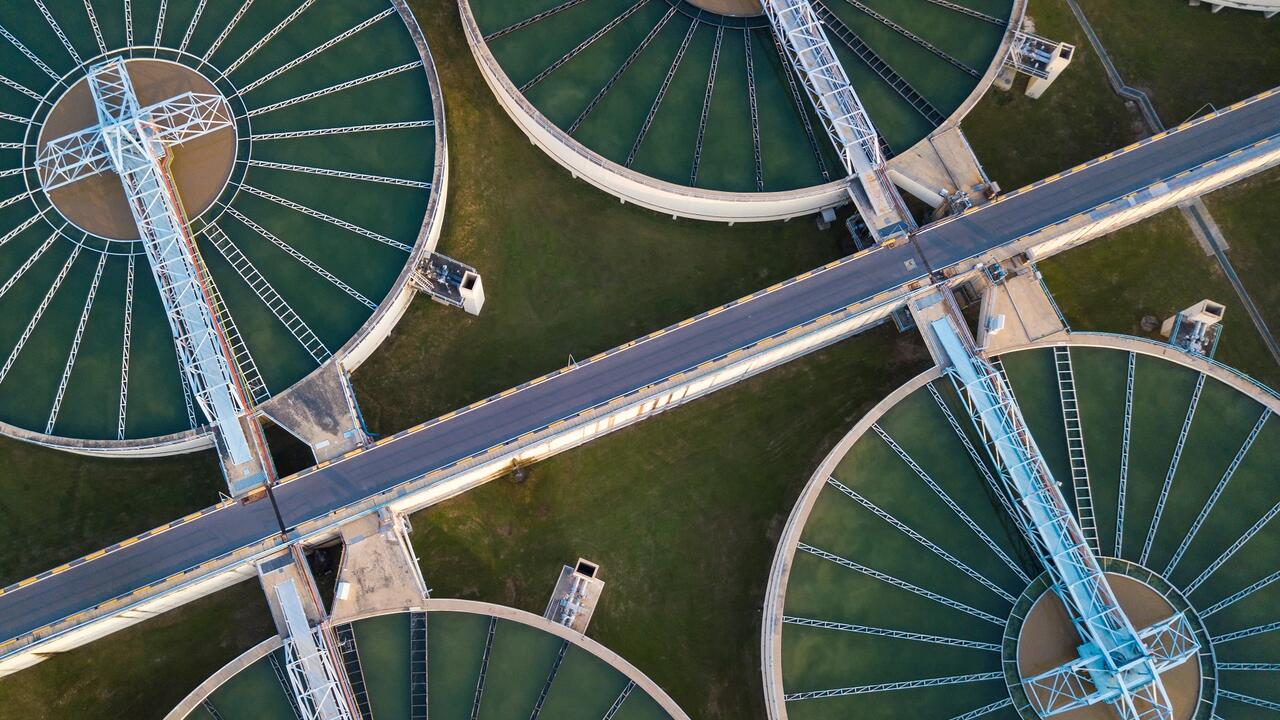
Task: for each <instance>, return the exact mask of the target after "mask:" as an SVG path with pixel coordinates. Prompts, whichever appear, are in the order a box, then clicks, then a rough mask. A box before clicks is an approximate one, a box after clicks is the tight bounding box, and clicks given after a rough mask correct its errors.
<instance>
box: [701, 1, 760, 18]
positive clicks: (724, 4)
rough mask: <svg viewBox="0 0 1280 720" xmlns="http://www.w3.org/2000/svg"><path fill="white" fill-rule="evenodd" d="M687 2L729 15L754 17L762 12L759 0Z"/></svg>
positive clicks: (709, 10)
mask: <svg viewBox="0 0 1280 720" xmlns="http://www.w3.org/2000/svg"><path fill="white" fill-rule="evenodd" d="M689 4H690V5H693V6H694V7H698V8H702V9H703V10H706V11H708V12H713V13H716V14H719V15H728V16H729V17H755V16H757V15H763V14H764V8H763V7H762V6H761V5H760V0H689Z"/></svg>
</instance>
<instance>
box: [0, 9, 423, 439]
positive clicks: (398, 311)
mask: <svg viewBox="0 0 1280 720" xmlns="http://www.w3.org/2000/svg"><path fill="white" fill-rule="evenodd" d="M390 2H391V4H392V5H393V6H394V7H395V9H396V11H397V14H398V15H399V16H400V18H401V20H402V21H403V22H404V24H405V26H406V29H408V30H409V32H410V34H411V35H412V36H413V38H414V44H415V45H416V47H417V48H418V54H419V57H420V58H421V61H422V66H423V72H424V74H425V75H426V77H427V84H428V86H429V87H430V89H431V105H432V115H433V122H434V124H433V128H434V129H435V162H434V167H433V170H432V185H431V188H432V189H431V197H430V199H429V200H428V203H427V210H426V212H425V213H424V215H423V220H422V224H421V226H420V227H419V230H418V236H417V238H416V239H415V240H414V245H413V250H412V252H410V254H409V257H408V259H407V260H406V261H405V263H404V266H403V268H402V269H401V271H400V273H399V274H398V275H397V276H396V279H395V282H394V283H392V285H391V287H390V288H389V289H388V291H387V294H386V296H385V297H383V299H382V300H381V301H380V302H379V303H378V308H377V310H375V311H374V312H373V314H372V315H370V316H369V317H368V318H366V319H365V321H364V322H363V323H362V324H361V325H360V327H359V328H358V329H357V330H356V332H355V334H353V335H352V336H351V337H350V338H348V339H347V341H346V342H345V343H343V345H342V347H341V348H339V349H338V350H337V351H335V352H334V353H333V356H332V357H330V358H329V359H328V360H326V361H325V362H324V363H322V364H320V365H318V366H316V367H315V368H312V369H311V371H310V372H308V373H307V374H306V375H304V376H302V377H300V378H298V379H297V380H296V381H294V382H293V384H291V385H290V386H289V387H287V388H285V389H283V390H281V391H280V392H278V393H275V394H274V395H272V396H271V398H270V399H268V400H267V401H266V402H265V403H263V405H266V404H269V403H270V402H271V401H272V400H275V399H277V398H280V397H283V396H286V395H289V394H291V393H292V392H293V391H295V390H297V389H298V388H299V387H301V386H303V385H304V384H306V383H307V382H308V381H309V380H311V379H312V378H314V377H317V376H318V375H320V374H322V373H323V372H326V371H329V370H331V369H334V368H337V369H338V370H339V371H340V372H346V373H349V372H351V371H353V370H355V369H356V368H357V367H359V366H360V364H361V363H363V362H364V360H365V359H366V358H367V357H368V356H369V355H370V354H372V352H373V351H374V350H376V349H377V347H378V346H379V345H380V344H381V343H382V341H383V340H384V339H385V338H386V337H387V335H389V334H390V332H391V330H392V329H393V328H394V326H395V325H396V324H397V323H398V321H399V320H400V318H401V317H403V315H404V313H405V311H406V310H407V309H408V306H409V301H411V300H412V298H413V296H414V295H416V294H417V290H415V289H414V288H413V286H412V285H411V284H410V279H411V278H412V276H413V274H414V272H415V271H416V270H417V268H418V266H419V265H420V264H421V263H422V261H423V259H424V258H425V256H426V255H427V254H428V253H431V252H434V251H435V248H436V244H437V243H438V242H439V239H440V234H441V232H442V229H443V223H444V211H445V201H446V195H447V191H448V171H449V167H448V165H449V158H448V142H447V137H446V128H445V107H444V93H443V89H442V88H441V86H440V80H439V76H438V75H437V72H436V67H435V60H434V58H433V56H432V54H431V50H430V48H429V47H428V46H427V44H426V41H425V39H424V36H423V34H422V28H421V26H420V25H419V24H418V20H417V17H416V16H415V15H414V13H413V11H412V10H411V9H410V8H409V6H408V4H407V3H406V2H405V0H390ZM114 52H119V50H113V51H111V52H109V53H107V55H110V54H112V53H114ZM250 140H251V138H250ZM257 414H258V413H256V412H252V413H250V415H251V416H256V415H257ZM0 436H5V437H9V438H12V439H15V440H20V441H23V442H27V443H31V444H34V445H39V446H42V447H46V448H50V449H54V450H63V451H67V452H73V453H78V454H82V455H92V456H97V457H162V456H168V455H180V454H185V453H190V452H197V451H200V450H205V449H207V448H211V447H213V435H212V430H211V428H210V426H209V425H208V424H203V425H199V426H197V427H195V428H192V429H190V430H183V431H179V432H176V433H169V434H166V435H156V436H150V437H143V438H126V439H124V440H113V439H106V438H99V439H87V438H72V437H66V436H60V435H53V434H49V433H43V432H39V431H36V430H29V429H26V428H20V427H18V426H16V425H13V424H11V423H7V422H3V421H0Z"/></svg>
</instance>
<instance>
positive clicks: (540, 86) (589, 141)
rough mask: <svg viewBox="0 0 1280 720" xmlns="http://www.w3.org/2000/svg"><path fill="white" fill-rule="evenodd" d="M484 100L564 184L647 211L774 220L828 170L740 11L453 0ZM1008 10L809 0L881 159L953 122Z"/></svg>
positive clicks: (662, 2)
mask: <svg viewBox="0 0 1280 720" xmlns="http://www.w3.org/2000/svg"><path fill="white" fill-rule="evenodd" d="M459 4H460V6H461V10H462V18H463V25H464V27H465V29H466V31H467V34H468V38H469V40H470V42H471V45H472V51H473V53H474V54H475V56H476V58H477V60H478V61H479V64H480V67H481V71H482V72H483V74H484V76H485V78H486V80H487V81H488V83H489V85H490V87H491V88H492V89H493V90H494V92H495V93H496V94H497V96H498V99H499V101H500V102H501V103H502V104H503V106H504V107H505V108H506V110H507V111H508V113H509V114H510V115H511V116H512V117H513V119H515V121H516V122H517V124H519V125H520V126H521V128H522V129H523V130H524V131H525V133H526V134H528V135H529V136H530V138H531V139H532V140H533V141H534V142H535V143H537V144H538V145H540V146H541V147H542V148H543V149H544V150H546V151H547V152H548V153H550V154H551V155H552V157H554V158H555V159H556V160H557V161H559V162H560V163H561V164H563V165H565V166H566V167H568V168H569V169H570V171H571V172H573V173H574V174H575V175H577V176H581V177H583V178H585V179H587V180H588V181H590V182H591V183H593V184H595V185H597V186H599V187H602V188H604V189H606V190H608V191H610V192H612V193H614V194H616V195H618V196H620V197H622V198H623V199H626V200H629V201H632V202H636V203H638V204H641V205H644V206H646V207H650V208H652V209H655V210H659V211H661V212H668V213H672V214H676V215H683V216H688V217H696V218H704V219H715V220H730V221H732V220H765V219H774V218H785V217H791V216H795V215H800V214H804V213H806V212H812V211H814V210H816V209H818V208H821V207H826V206H830V205H834V204H838V203H839V202H840V201H841V200H842V199H843V197H844V191H843V188H842V184H841V183H840V182H839V181H840V179H841V178H842V177H843V176H844V170H843V167H842V165H841V163H840V161H839V159H838V157H837V155H836V153H835V150H834V147H833V146H832V143H831V141H830V140H829V139H828V138H827V135H826V133H825V130H824V129H823V125H822V123H821V122H820V121H819V119H818V117H817V116H816V115H815V114H814V112H813V109H812V104H811V102H810V100H809V99H808V97H807V96H806V95H805V91H804V88H803V85H802V84H801V83H800V82H799V80H798V78H797V77H796V76H795V74H794V73H793V72H792V69H791V66H790V65H789V64H788V62H787V61H786V59H785V57H784V56H783V55H782V49H781V46H780V45H779V44H778V42H777V38H776V36H775V34H774V33H773V31H772V29H771V28H770V26H769V23H768V21H767V19H766V18H765V17H764V16H763V15H762V14H761V12H762V11H761V7H760V4H759V3H758V2H756V1H755V0H697V1H696V2H691V1H689V0H459ZM1021 7H1022V4H1021V2H1015V0H962V1H957V2H952V1H950V0H947V1H943V0H814V8H815V10H816V11H817V13H818V15H819V17H820V18H821V19H822V21H823V23H824V25H825V28H826V33H827V36H828V38H829V39H830V41H831V43H832V45H833V47H834V48H835V50H836V53H837V55H838V56H839V57H840V60H841V61H842V63H843V65H844V67H845V68H846V70H847V72H848V74H849V76H850V80H851V82H852V83H853V85H854V88H855V90H856V91H857V93H858V95H859V96H860V97H861V99H862V101H863V103H864V104H865V105H866V106H867V110H868V112H869V114H870V116H871V119H872V121H873V122H874V123H875V126H876V128H877V130H878V131H879V132H880V134H881V136H882V140H883V141H884V144H885V147H886V149H887V150H888V152H889V153H890V154H892V153H895V152H896V153H901V152H903V151H906V150H907V149H908V148H910V147H912V146H913V145H915V144H916V143H918V142H920V141H921V140H922V139H924V138H925V137H926V136H928V135H929V134H930V133H931V132H933V131H934V130H935V129H936V128H938V127H939V126H941V125H944V124H947V123H954V122H958V120H959V118H960V117H961V116H963V115H964V113H965V112H967V110H968V108H969V107H970V106H971V105H972V103H973V102H975V101H976V100H977V98H978V97H980V96H981V94H982V93H983V92H984V91H985V89H986V87H987V86H988V85H989V84H990V82H991V80H992V79H993V78H994V75H995V72H996V71H997V70H998V68H999V57H1000V56H1001V54H1002V48H1003V46H1004V43H1005V40H1006V38H1007V36H1008V35H1009V28H1010V26H1011V23H1014V21H1015V20H1016V19H1017V16H1018V15H1020V13H1021Z"/></svg>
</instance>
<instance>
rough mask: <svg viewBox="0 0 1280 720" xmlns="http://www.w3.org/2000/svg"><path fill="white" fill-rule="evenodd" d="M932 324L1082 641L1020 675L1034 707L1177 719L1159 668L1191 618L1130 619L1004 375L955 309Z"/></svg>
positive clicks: (1188, 638) (1177, 660) (1177, 649)
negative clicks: (1041, 668) (1072, 652)
mask: <svg viewBox="0 0 1280 720" xmlns="http://www.w3.org/2000/svg"><path fill="white" fill-rule="evenodd" d="M930 327H931V329H932V331H933V332H934V334H935V336H936V337H937V339H938V342H939V343H940V344H941V346H942V348H943V351H944V352H945V353H946V356H947V361H948V363H949V364H948V367H947V368H946V371H947V373H948V374H949V375H950V377H951V379H952V381H953V382H954V383H955V384H956V386H957V389H958V390H959V391H960V395H961V397H962V398H964V400H965V403H966V406H967V408H968V410H969V413H970V416H971V418H972V419H973V422H974V425H975V427H976V428H977V429H978V431H979V432H980V433H981V435H982V437H983V439H984V441H985V443H986V446H987V451H988V454H989V455H990V457H991V459H992V461H993V462H994V464H995V466H996V468H997V469H998V470H999V474H1000V478H1001V480H1002V482H1003V484H1004V486H1005V490H1006V491H1007V492H1008V493H1009V494H1010V495H1011V496H1012V498H1013V499H1014V501H1015V502H1014V506H1015V507H1016V508H1017V515H1018V517H1017V520H1018V521H1019V522H1020V523H1021V524H1022V525H1024V526H1025V527H1026V528H1027V533H1026V534H1027V535H1029V536H1030V537H1032V538H1034V539H1035V542H1034V550H1035V551H1036V553H1037V554H1038V555H1039V557H1040V560H1041V562H1042V563H1043V565H1044V567H1045V568H1046V569H1047V570H1048V571H1049V573H1050V575H1051V576H1052V577H1053V579H1054V590H1055V592H1056V593H1057V594H1058V596H1059V597H1060V598H1061V599H1062V601H1063V604H1064V605H1065V606H1066V608H1067V611H1068V613H1069V615H1070V616H1071V618H1072V621H1073V623H1074V624H1075V626H1076V630H1077V632H1079V633H1080V636H1081V638H1082V640H1083V644H1082V645H1081V647H1080V656H1079V657H1078V658H1076V659H1075V660H1072V661H1070V662H1068V663H1066V664H1064V665H1061V666H1059V667H1056V668H1053V669H1051V670H1049V671H1048V672H1045V673H1042V674H1040V675H1036V676H1034V677H1031V678H1024V679H1023V685H1024V688H1025V689H1026V692H1027V696H1028V698H1029V699H1030V701H1031V703H1032V705H1033V706H1034V707H1035V710H1036V712H1037V713H1038V714H1039V715H1040V716H1041V717H1052V716H1055V715H1058V714H1061V713H1064V712H1068V711H1071V710H1076V709H1079V708H1083V707H1087V706H1090V705H1094V704H1097V703H1101V702H1106V703H1111V704H1112V705H1113V706H1114V707H1115V709H1116V710H1117V711H1118V712H1119V713H1120V715H1121V717H1123V718H1126V720H1148V719H1156V718H1159V719H1160V720H1165V719H1168V718H1172V716H1173V707H1172V704H1171V703H1170V701H1169V698H1168V694H1167V693H1166V692H1165V689H1164V683H1163V682H1162V681H1161V679H1160V674H1161V673H1162V672H1164V671H1165V670H1168V669H1169V668H1172V667H1174V666H1176V665H1180V664H1182V663H1183V662H1185V661H1186V660H1187V659H1189V658H1191V657H1193V656H1194V655H1195V654H1196V652H1198V650H1199V643H1198V642H1197V641H1196V639H1195V636H1194V634H1193V633H1192V631H1191V626H1190V623H1189V622H1188V620H1187V618H1186V617H1185V616H1184V615H1183V614H1181V613H1178V614H1175V615H1173V616H1172V617H1170V618H1168V619H1166V620H1164V621H1162V622H1159V623H1156V624H1155V625H1152V626H1151V627H1148V628H1145V629H1143V630H1141V631H1139V630H1137V629H1136V628H1134V626H1133V624H1132V623H1131V622H1130V621H1129V618H1128V616H1127V615H1126V614H1125V613H1124V611H1123V610H1122V609H1121V608H1120V603H1119V602H1118V601H1117V600H1116V597H1115V594H1114V593H1113V592H1112V590H1111V586H1110V584H1109V583H1108V582H1107V579H1106V576H1105V575H1104V574H1103V571H1102V567H1101V565H1100V564H1099V563H1098V558H1097V556H1096V555H1095V554H1094V552H1093V551H1092V549H1091V548H1090V547H1089V544H1088V543H1087V541H1086V539H1085V535H1084V532H1083V531H1082V530H1081V529H1080V525H1079V523H1077V522H1076V519H1075V517H1074V516H1073V515H1072V513H1071V510H1070V507H1069V506H1068V505H1067V501H1066V498H1065V497H1063V495H1062V491H1061V489H1059V487H1058V484H1057V482H1056V481H1055V480H1054V478H1053V475H1052V473H1051V472H1050V471H1049V467H1048V464H1047V463H1046V462H1045V459H1044V456H1043V455H1042V454H1041V453H1040V450H1039V448H1038V447H1037V446H1036V443H1035V440H1034V438H1033V437H1032V436H1031V432H1030V430H1029V429H1028V427H1027V424H1026V421H1025V420H1024V419H1023V417H1022V411H1021V410H1020V409H1019V407H1018V404H1017V401H1016V399H1015V398H1014V396H1013V391H1012V390H1011V388H1010V387H1009V384H1008V382H1007V381H1006V380H1005V379H1004V377H1003V376H1002V375H1001V374H1000V373H999V372H998V371H997V370H996V368H995V367H994V366H992V364H991V363H990V362H989V361H988V360H987V359H986V358H984V357H983V356H982V355H981V354H980V353H979V352H978V350H977V349H976V348H975V347H974V344H973V341H972V339H971V338H968V337H967V335H964V336H962V335H961V331H959V330H957V329H956V325H955V324H954V323H953V322H952V321H951V320H950V319H949V318H946V317H944V318H940V319H938V320H934V321H933V322H932V323H931V324H930Z"/></svg>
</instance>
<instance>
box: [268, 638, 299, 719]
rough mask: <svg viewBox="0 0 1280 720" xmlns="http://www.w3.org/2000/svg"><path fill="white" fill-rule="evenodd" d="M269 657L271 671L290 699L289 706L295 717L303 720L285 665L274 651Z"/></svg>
mask: <svg viewBox="0 0 1280 720" xmlns="http://www.w3.org/2000/svg"><path fill="white" fill-rule="evenodd" d="M277 652H280V651H277ZM267 658H268V661H269V664H270V665H271V672H273V673H275V674H276V680H278V681H279V682H280V687H281V688H282V689H283V690H284V695H285V697H286V698H288V700H289V707H290V708H292V709H293V716H294V718H296V720H302V708H300V707H298V699H297V698H296V697H294V694H293V690H292V685H290V684H289V676H288V675H287V674H285V671H284V666H283V665H281V664H280V658H279V656H277V654H276V653H274V652H273V653H271V654H269V655H267Z"/></svg>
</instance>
